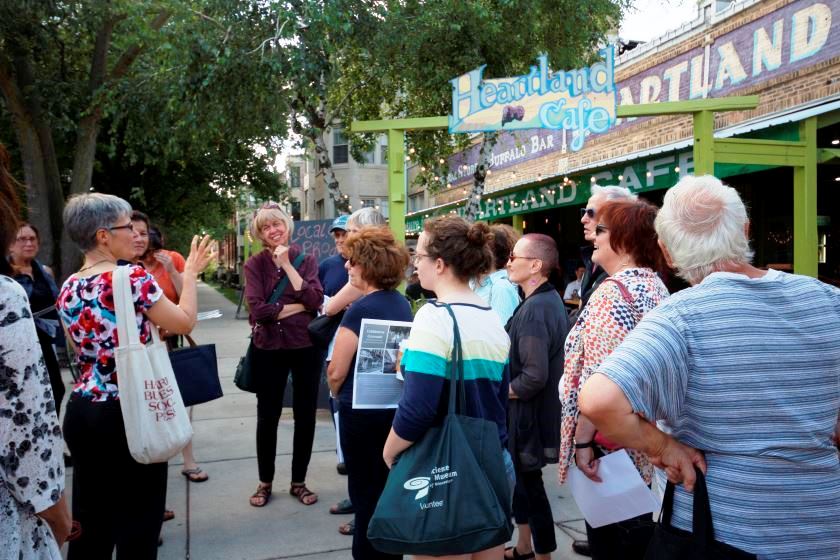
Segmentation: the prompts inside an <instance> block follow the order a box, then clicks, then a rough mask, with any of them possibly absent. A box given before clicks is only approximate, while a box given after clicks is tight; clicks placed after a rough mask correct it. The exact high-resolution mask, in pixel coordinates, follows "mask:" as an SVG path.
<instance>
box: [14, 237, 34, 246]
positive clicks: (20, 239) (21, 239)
mask: <svg viewBox="0 0 840 560" xmlns="http://www.w3.org/2000/svg"><path fill="white" fill-rule="evenodd" d="M15 241H17V242H18V243H20V244H21V245H26V244H27V243H37V242H38V238H37V237H35V236H34V235H33V236H32V237H18V238H17V239H15Z"/></svg>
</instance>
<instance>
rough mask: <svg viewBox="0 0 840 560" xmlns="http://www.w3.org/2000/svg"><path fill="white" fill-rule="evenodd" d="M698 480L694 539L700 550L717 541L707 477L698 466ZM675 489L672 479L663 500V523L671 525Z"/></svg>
mask: <svg viewBox="0 0 840 560" xmlns="http://www.w3.org/2000/svg"><path fill="white" fill-rule="evenodd" d="M694 472H695V473H696V475H697V481H696V482H695V484H694V493H693V500H692V501H693V507H692V531H691V532H692V540H693V541H694V543H695V544H696V545H697V546H698V548H699V549H700V550H706V549H707V548H709V547H711V545H712V544H713V543H714V541H715V534H714V528H713V526H712V509H711V507H710V506H709V491H708V489H707V488H706V477H705V476H703V472H702V471H701V470H700V469H698V468H696V467H695V469H694ZM674 490H675V485H674V483H673V482H671V481H670V480H669V481H668V484H667V486H665V495H664V497H663V500H662V521H661V523H662V525H663V526H664V527H671V526H672V525H671V517H672V516H673V513H674Z"/></svg>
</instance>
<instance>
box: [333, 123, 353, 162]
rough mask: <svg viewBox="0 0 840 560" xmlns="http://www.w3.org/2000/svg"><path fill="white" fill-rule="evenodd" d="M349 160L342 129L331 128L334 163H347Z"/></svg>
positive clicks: (345, 138)
mask: <svg viewBox="0 0 840 560" xmlns="http://www.w3.org/2000/svg"><path fill="white" fill-rule="evenodd" d="M348 161H349V154H348V146H347V137H346V136H344V129H342V128H335V129H333V157H332V162H333V163H334V164H338V163H347V162H348Z"/></svg>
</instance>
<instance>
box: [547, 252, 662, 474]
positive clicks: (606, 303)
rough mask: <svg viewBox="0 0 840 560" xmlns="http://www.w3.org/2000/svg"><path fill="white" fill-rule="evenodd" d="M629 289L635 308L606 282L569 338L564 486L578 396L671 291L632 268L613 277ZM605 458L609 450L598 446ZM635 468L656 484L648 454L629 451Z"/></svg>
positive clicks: (563, 392) (563, 388) (563, 383)
mask: <svg viewBox="0 0 840 560" xmlns="http://www.w3.org/2000/svg"><path fill="white" fill-rule="evenodd" d="M610 279H612V280H616V281H618V282H620V283H621V284H622V285H624V287H625V288H627V291H628V292H629V294H630V297H631V298H632V301H633V303H632V304H630V303H629V302H628V301H627V300H626V299H625V298H624V296H623V295H622V293H621V288H619V286H618V284H617V283H616V282H613V281H606V280H605V281H604V282H603V283H602V284H601V285H600V286H599V287H598V289H597V290H595V293H593V294H592V297H591V298H590V299H589V301H588V302H587V304H586V306H585V307H584V308H583V311H581V313H580V316H579V317H578V320H577V322H576V323H575V324H574V326H573V327H572V330H570V331H569V336H568V337H566V347H565V351H566V357H565V361H564V364H563V377H562V378H561V379H560V402H561V403H562V406H563V420H562V422H561V430H560V435H561V442H560V464H559V474H560V483H561V484H562V483H564V482H565V481H566V477H567V476H568V474H569V468H570V467H571V466H572V465H574V464H575V453H574V452H575V449H574V447H575V446H574V443H575V429H576V428H577V422H578V416H579V415H580V410H579V409H578V391H579V390H580V388H581V387H582V386H583V384H584V383H585V382H586V380H587V379H589V377H590V376H591V375H592V374H593V373H594V372H595V371H596V370H597V368H598V366H600V365H601V362H603V361H604V359H605V358H606V357H607V356H609V355H610V354H611V353H612V352H613V350H615V349H616V348H617V347H618V345H619V344H621V342H622V341H623V340H624V339H625V338H626V337H627V335H628V334H629V333H630V331H631V330H633V328H635V326H636V325H637V324H638V322H639V321H640V320H641V318H642V316H644V314H645V313H647V312H648V311H650V310H651V309H653V308H654V307H656V306H657V305H659V303H660V302H661V301H662V300H663V299H665V298H666V297H668V289H667V288H666V287H665V284H663V283H662V280H660V279H659V277H658V276H657V275H656V273H655V272H653V271H652V270H651V269H649V268H629V269H625V270H622V271H620V272H618V273H616V274H614V275H613V276H611V277H610ZM599 449H600V450H601V451H602V452H603V453H604V454H605V455H606V454H608V453H610V450H609V449H607V448H605V447H601V446H599ZM627 452H628V454H629V455H630V457H631V458H632V459H633V462H634V463H635V465H636V468H637V469H639V473H640V474H641V475H642V478H643V479H644V480H645V482H646V483H647V484H650V483H651V476H652V475H653V466H652V465H651V464H650V462H649V461H648V460H647V457H645V455H644V454H643V453H640V452H638V451H636V450H634V449H627Z"/></svg>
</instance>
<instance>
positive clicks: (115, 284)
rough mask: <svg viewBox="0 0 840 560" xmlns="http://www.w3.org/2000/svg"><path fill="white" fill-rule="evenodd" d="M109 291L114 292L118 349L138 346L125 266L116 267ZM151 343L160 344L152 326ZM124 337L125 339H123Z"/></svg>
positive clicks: (129, 281) (155, 329)
mask: <svg viewBox="0 0 840 560" xmlns="http://www.w3.org/2000/svg"><path fill="white" fill-rule="evenodd" d="M111 284H112V286H111V289H112V290H113V292H114V314H115V315H116V319H117V333H119V334H118V338H119V341H120V344H119V345H120V347H125V346H128V345H139V344H141V342H140V329H139V328H138V326H137V319H136V314H135V311H134V297H133V296H132V294H131V279H130V277H129V272H128V267H127V266H118V267H117V268H115V269H114V272H113V274H112V276H111ZM149 330H150V331H151V333H152V342H153V343H154V344H159V343H160V337H159V336H158V332H157V327H155V326H154V325H152V328H150V329H149ZM123 337H125V338H123Z"/></svg>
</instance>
